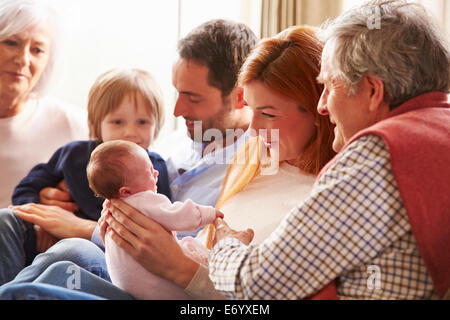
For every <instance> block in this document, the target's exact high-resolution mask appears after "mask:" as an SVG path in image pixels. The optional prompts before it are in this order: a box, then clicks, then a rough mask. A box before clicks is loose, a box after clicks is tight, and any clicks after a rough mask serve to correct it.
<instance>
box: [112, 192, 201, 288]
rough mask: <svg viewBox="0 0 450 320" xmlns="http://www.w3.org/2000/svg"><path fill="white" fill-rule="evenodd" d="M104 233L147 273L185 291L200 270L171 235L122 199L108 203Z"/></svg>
mask: <svg viewBox="0 0 450 320" xmlns="http://www.w3.org/2000/svg"><path fill="white" fill-rule="evenodd" d="M107 206H109V212H110V213H107V214H106V218H105V220H106V223H107V224H108V228H107V234H108V235H109V236H110V237H111V239H112V240H113V241H114V242H115V243H116V244H117V245H118V246H119V247H121V248H123V249H124V250H125V251H126V252H128V253H129V254H130V255H131V256H132V257H133V258H135V259H136V261H138V262H139V263H140V264H141V265H142V266H143V267H144V268H146V269H147V270H148V271H150V272H152V273H154V274H157V275H159V276H161V277H163V278H166V279H168V280H170V281H172V282H174V283H176V284H177V285H179V286H180V287H182V288H186V287H187V286H188V284H189V282H190V281H191V280H192V278H193V277H194V275H195V273H196V272H197V269H198V267H199V265H198V263H196V262H195V261H193V260H191V259H190V258H188V257H187V256H186V255H185V254H184V253H183V251H182V250H181V247H180V246H179V245H178V243H177V241H176V240H175V238H174V237H173V235H172V233H171V232H169V231H167V230H166V229H164V228H163V227H162V226H161V225H160V224H158V223H156V222H155V221H153V220H151V219H150V218H148V217H146V216H145V215H143V214H142V213H140V212H139V211H137V210H135V209H134V208H132V207H130V206H129V205H127V204H126V203H125V202H123V201H121V200H115V199H114V200H111V201H110V202H109V204H107Z"/></svg>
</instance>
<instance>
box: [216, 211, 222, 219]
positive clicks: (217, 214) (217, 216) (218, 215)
mask: <svg viewBox="0 0 450 320" xmlns="http://www.w3.org/2000/svg"><path fill="white" fill-rule="evenodd" d="M223 217H224V215H223V213H222V212H220V211H219V210H217V209H216V218H221V219H223Z"/></svg>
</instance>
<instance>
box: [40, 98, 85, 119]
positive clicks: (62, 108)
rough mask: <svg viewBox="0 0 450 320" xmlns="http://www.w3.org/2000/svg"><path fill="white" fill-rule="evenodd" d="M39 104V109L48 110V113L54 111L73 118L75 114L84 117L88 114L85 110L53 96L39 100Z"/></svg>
mask: <svg viewBox="0 0 450 320" xmlns="http://www.w3.org/2000/svg"><path fill="white" fill-rule="evenodd" d="M37 102H38V106H39V108H41V109H47V111H53V112H56V114H60V115H66V116H72V115H74V114H75V115H81V116H82V115H85V114H87V111H86V110H85V109H83V108H80V107H77V106H75V105H73V104H71V103H68V102H65V101H62V100H60V99H58V98H55V97H51V96H44V97H42V98H39V99H38V100H37Z"/></svg>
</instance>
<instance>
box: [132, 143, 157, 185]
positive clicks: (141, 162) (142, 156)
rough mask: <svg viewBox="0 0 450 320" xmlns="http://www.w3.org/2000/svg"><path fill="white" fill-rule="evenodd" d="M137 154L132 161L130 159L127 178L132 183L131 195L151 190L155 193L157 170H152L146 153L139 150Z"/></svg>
mask: <svg viewBox="0 0 450 320" xmlns="http://www.w3.org/2000/svg"><path fill="white" fill-rule="evenodd" d="M140 149H141V150H139V152H136V154H135V156H134V157H133V159H130V166H131V167H130V170H129V171H130V175H134V177H133V176H129V177H127V178H128V180H129V181H132V186H130V187H131V188H132V189H133V193H138V192H142V191H148V190H151V191H153V192H156V191H157V187H156V184H157V182H158V174H159V172H158V170H155V169H154V168H153V164H152V162H151V161H150V157H149V156H148V154H147V152H146V151H145V150H144V149H142V148H140Z"/></svg>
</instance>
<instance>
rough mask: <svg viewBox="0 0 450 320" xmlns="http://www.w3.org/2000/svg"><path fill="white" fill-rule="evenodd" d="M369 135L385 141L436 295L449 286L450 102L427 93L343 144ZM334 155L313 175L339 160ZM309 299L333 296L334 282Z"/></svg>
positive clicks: (334, 293)
mask: <svg viewBox="0 0 450 320" xmlns="http://www.w3.org/2000/svg"><path fill="white" fill-rule="evenodd" d="M369 134H375V135H378V136H380V137H381V138H382V139H383V141H384V142H385V143H386V145H387V147H388V150H389V153H390V157H391V165H392V171H393V173H394V177H395V180H396V182H397V185H398V189H399V192H400V195H401V197H402V200H403V203H404V206H405V208H406V211H407V213H408V218H409V223H410V224H411V230H412V232H413V234H414V238H415V240H416V242H417V247H418V249H419V252H420V254H421V257H422V259H423V260H424V262H425V265H426V267H427V270H428V272H429V273H430V276H431V278H432V281H433V285H434V287H435V289H436V291H437V293H438V294H439V295H440V296H441V297H443V296H444V295H445V293H446V292H447V290H449V289H450V104H449V102H448V97H447V95H446V94H444V93H441V92H431V93H427V94H423V95H420V96H418V97H416V98H414V99H411V100H409V101H407V102H406V103H404V104H402V105H401V106H399V107H397V108H396V109H394V110H393V111H392V112H390V113H389V114H388V116H387V117H386V119H384V120H382V121H380V122H378V123H376V124H375V125H373V126H371V127H369V128H367V129H364V130H362V131H360V132H359V133H357V134H356V135H355V136H353V137H352V138H351V139H350V141H349V142H347V143H346V145H345V146H344V148H343V150H345V149H346V148H347V146H348V145H349V144H351V143H352V142H353V141H355V140H356V139H358V138H360V137H362V136H365V135H369ZM339 156H340V153H339V154H337V155H336V157H335V158H334V159H332V160H331V161H330V162H329V163H328V164H327V165H326V166H325V167H324V168H323V169H322V171H321V173H320V174H319V177H320V176H321V175H322V174H323V173H324V172H325V171H326V170H328V168H330V167H331V165H333V163H334V162H335V161H336V160H337V159H338V158H339ZM311 299H337V294H336V287H335V284H334V281H333V282H332V283H330V284H329V285H327V286H326V287H324V288H323V289H322V290H321V291H319V292H318V293H317V294H316V295H314V296H313V297H311Z"/></svg>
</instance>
